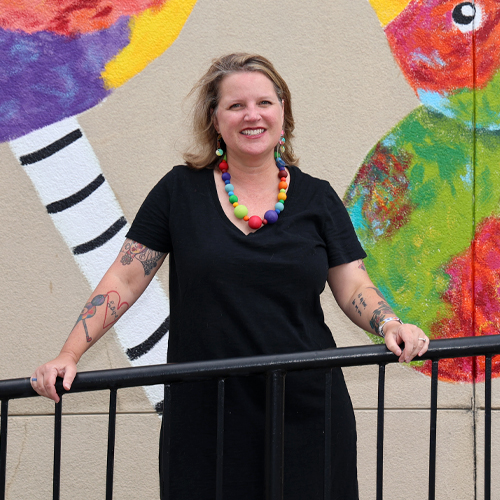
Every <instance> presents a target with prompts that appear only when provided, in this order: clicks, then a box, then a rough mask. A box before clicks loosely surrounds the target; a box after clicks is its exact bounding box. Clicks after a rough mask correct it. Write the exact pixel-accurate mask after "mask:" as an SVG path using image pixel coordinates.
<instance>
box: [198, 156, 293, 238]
mask: <svg viewBox="0 0 500 500" xmlns="http://www.w3.org/2000/svg"><path fill="white" fill-rule="evenodd" d="M287 169H288V170H289V172H290V183H289V185H288V189H287V193H286V195H287V198H286V201H285V210H283V212H281V213H280V214H279V217H278V220H277V221H276V222H275V223H274V224H265V225H262V226H261V227H260V228H259V229H257V231H254V232H251V233H248V234H245V233H244V232H243V231H242V230H241V229H240V228H239V227H238V226H237V225H236V224H234V223H233V222H232V221H231V220H230V219H229V218H228V216H227V215H226V212H224V209H223V208H222V205H221V201H220V200H219V195H218V194H217V186H216V185H215V175H216V174H215V172H214V171H213V169H206V170H209V172H208V174H209V175H207V181H208V186H209V190H210V193H211V195H212V199H213V202H214V206H215V208H216V210H217V212H218V214H219V216H220V218H221V219H222V222H223V224H225V225H226V226H229V227H230V230H231V231H234V232H236V233H237V234H239V235H240V236H241V237H243V238H248V237H252V238H253V237H255V235H257V234H259V233H263V234H265V233H266V232H267V231H270V230H272V228H273V227H275V226H277V225H278V224H279V223H280V221H282V219H283V218H286V214H287V210H288V208H289V206H290V205H292V206H293V193H294V192H295V189H294V188H295V185H296V178H295V177H296V175H297V172H298V168H297V167H294V166H288V165H287Z"/></svg>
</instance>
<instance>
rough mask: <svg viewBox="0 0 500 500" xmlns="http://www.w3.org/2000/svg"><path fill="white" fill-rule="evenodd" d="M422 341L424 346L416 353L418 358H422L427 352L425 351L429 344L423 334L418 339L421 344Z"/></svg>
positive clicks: (427, 338)
mask: <svg viewBox="0 0 500 500" xmlns="http://www.w3.org/2000/svg"><path fill="white" fill-rule="evenodd" d="M422 339H423V343H424V345H423V346H422V349H420V351H419V352H418V355H419V356H423V355H424V354H425V353H426V352H427V349H429V342H430V341H429V337H427V335H425V333H424V334H423V335H421V336H420V338H419V341H420V343H422Z"/></svg>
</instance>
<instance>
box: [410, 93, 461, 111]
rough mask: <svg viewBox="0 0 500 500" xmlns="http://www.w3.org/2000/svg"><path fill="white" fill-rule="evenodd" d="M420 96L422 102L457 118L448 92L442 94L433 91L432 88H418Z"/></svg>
mask: <svg viewBox="0 0 500 500" xmlns="http://www.w3.org/2000/svg"><path fill="white" fill-rule="evenodd" d="M417 95H418V98H419V99H420V102H421V103H422V104H423V105H424V106H426V107H428V108H431V109H433V110H435V111H437V112H439V113H441V114H443V115H445V116H447V117H448V118H456V115H455V113H454V111H453V109H452V108H451V107H450V100H449V99H448V94H444V95H442V94H440V93H439V92H432V91H430V90H423V89H418V91H417Z"/></svg>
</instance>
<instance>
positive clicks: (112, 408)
mask: <svg viewBox="0 0 500 500" xmlns="http://www.w3.org/2000/svg"><path fill="white" fill-rule="evenodd" d="M116 394H117V390H116V389H111V390H110V391H109V415H108V457H107V464H106V500H112V498H113V473H114V461H115V436H116Z"/></svg>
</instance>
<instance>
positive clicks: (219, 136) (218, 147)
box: [215, 134, 224, 156]
mask: <svg viewBox="0 0 500 500" xmlns="http://www.w3.org/2000/svg"><path fill="white" fill-rule="evenodd" d="M221 139H222V136H221V135H220V134H219V135H218V136H217V149H216V150H215V154H216V155H217V156H222V155H223V154H224V151H223V150H222V148H221V147H220V140H221Z"/></svg>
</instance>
